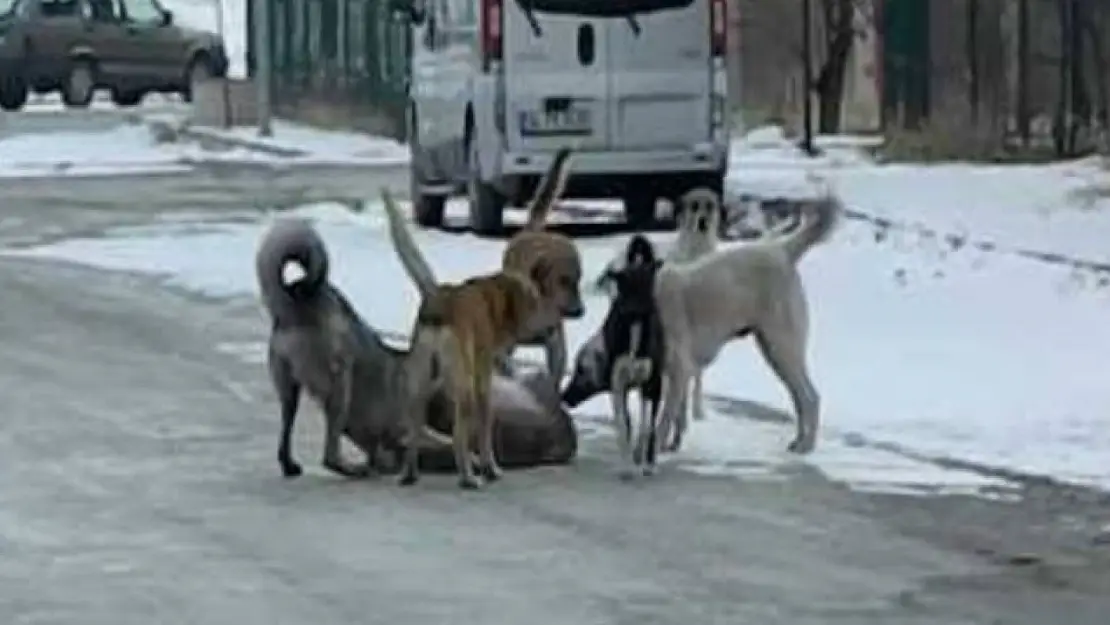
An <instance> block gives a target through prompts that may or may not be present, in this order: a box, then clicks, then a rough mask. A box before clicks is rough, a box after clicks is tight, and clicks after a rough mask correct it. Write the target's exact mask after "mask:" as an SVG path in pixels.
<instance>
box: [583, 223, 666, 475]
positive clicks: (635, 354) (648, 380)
mask: <svg viewBox="0 0 1110 625" xmlns="http://www.w3.org/2000/svg"><path fill="white" fill-rule="evenodd" d="M661 265H662V260H660V259H658V258H657V257H656V255H655V250H654V248H653V247H652V245H651V242H650V241H648V240H647V238H645V237H644V236H643V235H639V234H637V235H636V236H634V237H633V238H632V240H631V241H630V242H629V244H628V249H627V251H626V253H625V262H624V263H623V266H622V267H621V268H620V269H614V270H612V271H611V272H610V275H609V276H607V278H608V279H610V280H612V283H613V284H614V285H615V287H616V289H615V291H616V294H615V296H614V297H613V299H612V302H611V303H610V307H609V312H608V314H607V315H606V317H605V322H604V325H603V326H602V329H601V340H602V342H603V350H604V353H605V354H611V355H612V357H611V358H606V359H605V362H604V364H603V365H602V370H600V371H598V372H597V373H599V374H600V375H602V376H603V379H605V380H607V381H608V383H609V384H608V387H609V389H610V396H611V398H612V402H613V421H614V425H615V426H616V429H617V444H618V446H619V447H620V454H621V470H620V476H621V478H622V479H631V478H632V477H633V476H634V474H635V471H636V469H637V468H640V470H641V471H642V473H643V474H644V475H650V474H652V473H653V472H654V471H655V464H656V456H657V453H658V448H659V441H658V437H657V436H656V426H657V420H658V415H659V409H660V401H661V400H662V392H663V359H664V355H665V351H664V344H663V327H662V325H661V323H660V320H659V315H658V313H657V312H656V306H655V286H654V285H655V274H656V273H657V272H658V271H659V267H660V266H661ZM632 390H638V391H639V394H640V400H641V402H640V427H639V433H638V442H637V444H636V448H635V451H633V450H632V418H631V415H630V414H629V410H628V394H629V392H630V391H632ZM575 393H576V391H575V390H574V389H573V388H572V387H568V388H567V389H566V391H564V394H563V395H564V400H566V401H568V403H574V402H575V401H577V398H576V397H575V396H574V395H575Z"/></svg>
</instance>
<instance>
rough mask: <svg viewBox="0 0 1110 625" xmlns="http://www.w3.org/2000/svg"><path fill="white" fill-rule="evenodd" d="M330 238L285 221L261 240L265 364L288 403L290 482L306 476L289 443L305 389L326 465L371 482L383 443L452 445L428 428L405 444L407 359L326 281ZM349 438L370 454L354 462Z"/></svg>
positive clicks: (284, 435)
mask: <svg viewBox="0 0 1110 625" xmlns="http://www.w3.org/2000/svg"><path fill="white" fill-rule="evenodd" d="M328 266H329V258H328V253H327V249H326V248H325V246H324V242H323V240H321V239H320V236H319V234H317V232H316V231H315V230H314V229H313V228H312V226H311V225H310V224H309V223H308V222H306V221H302V220H282V221H279V222H277V223H276V224H274V226H272V227H271V228H270V230H269V231H268V232H267V233H266V235H265V236H264V237H263V240H262V242H261V244H260V246H259V248H258V251H257V254H256V256H255V273H256V277H257V280H258V286H259V290H260V291H261V294H262V302H263V305H264V306H265V307H266V310H267V312H268V313H269V315H270V318H271V321H272V328H271V331H270V340H269V353H268V359H267V365H268V368H269V371H270V378H271V380H272V382H273V385H274V390H275V391H276V392H277V395H278V399H279V401H280V403H281V439H280V442H279V445H278V454H277V456H278V464H279V466H280V467H281V471H282V474H284V475H285V476H286V477H296V476H298V475H300V474H301V472H302V469H301V466H300V465H299V464H298V463H297V462H296V461H295V460H293V457H292V452H291V450H290V439H291V437H292V433H293V425H294V422H295V420H296V415H297V408H298V406H299V403H300V397H301V391H302V389H303V390H304V391H307V392H308V394H309V395H310V396H311V397H312V398H313V399H315V400H316V401H317V402H318V403H319V404H320V407H321V409H322V411H323V413H324V417H325V420H326V423H325V434H324V454H323V465H324V467H326V468H327V469H329V470H330V471H332V472H334V473H338V474H340V475H344V476H348V477H361V476H366V475H369V474H370V473H371V472H372V470H373V468H374V466H375V465H376V461H377V452H378V450H379V447H380V446H385V447H387V448H397V447H399V446H401V445H403V444H410V443H411V445H412V447H413V448H414V449H415V448H417V447H420V446H432V447H435V446H445V445H446V446H449V445H450V444H451V440H450V439H449V438H448V437H446V436H445V435H443V434H439V433H437V432H434V431H432V430H429V429H427V428H425V429H424V430H423V431H422V432H420V436H419V437H418V438H417V439H415V440H409V441H402V438H403V437H402V436H401V434H402V432H401V430H400V428H399V427H398V426H399V423H398V421H397V418H396V416H395V415H396V413H397V412H398V410H399V409H400V408H401V404H400V399H401V396H402V394H401V390H400V384H401V381H402V377H401V374H402V370H401V363H402V362H403V361H404V359H405V354H404V353H402V352H399V351H398V350H394V349H392V348H390V347H389V346H387V345H385V343H383V342H382V340H381V338H380V337H379V336H378V335H377V333H375V332H374V331H373V330H371V329H370V328H369V326H367V325H366V323H365V322H364V321H363V320H362V318H361V317H359V315H358V313H356V312H355V310H354V308H353V307H352V306H351V305H350V303H349V302H348V301H347V298H346V297H344V295H343V294H342V293H341V292H340V291H339V289H337V288H335V287H334V286H333V285H332V284H331V283H330V282H329V280H328ZM344 434H347V435H349V436H350V437H351V439H352V440H353V441H355V442H356V443H358V445H359V447H360V448H361V449H362V451H363V452H364V453H365V454H366V456H367V461H366V463H365V464H364V465H361V466H355V465H351V464H349V463H347V462H346V461H344V460H343V458H342V457H341V455H340V447H339V439H340V436H341V435H344Z"/></svg>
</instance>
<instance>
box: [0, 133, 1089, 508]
mask: <svg viewBox="0 0 1110 625" xmlns="http://www.w3.org/2000/svg"><path fill="white" fill-rule="evenodd" d="M780 143H781V142H780ZM734 166H735V171H734V174H733V175H732V176H731V179H730V189H731V191H732V192H734V193H760V194H770V195H783V194H786V195H799V194H807V193H812V192H814V181H813V177H814V176H815V175H819V176H822V177H824V178H825V179H827V180H828V181H829V183H830V184H832V186H833V187H834V188H835V189H836V190H837V191H838V192H839V193H841V194H842V195H843V197H844V199H845V201H846V203H847V204H848V206H849V207H850V208H851V209H852V210H853V211H863V213H862V214H857V213H856V212H853V214H854V215H856V217H857V218H853V219H848V220H846V221H845V223H844V224H843V226H842V228H841V229H840V230H839V231H838V233H837V235H836V236H835V237H834V239H833V240H832V241H831V242H830V243H828V244H827V245H826V246H824V247H821V248H818V249H816V250H814V251H813V252H812V253H811V254H810V255H809V256H807V257H806V258H805V259H804V260H803V262H802V272H803V275H804V278H805V281H806V286H807V290H808V293H809V297H810V300H811V307H812V323H813V327H812V343H811V348H810V353H811V358H812V368H813V375H814V377H815V380H816V383H817V384H818V387H819V389H820V391H821V392H822V395H823V401H824V407H823V431H822V437H821V442H820V445H819V449H818V451H817V452H816V453H815V454H813V455H812V456H810V457H807V458H804V459H799V458H795V457H792V456H790V455H789V454H787V453H785V452H784V451H783V448H784V446H785V444H786V442H787V441H788V440H789V438H790V436H791V435H792V432H793V429H792V428H793V426H792V425H791V424H789V423H787V422H785V421H784V420H783V414H784V413H785V414H787V415H788V414H791V412H792V411H791V408H790V405H789V402H788V399H787V396H786V393H785V392H784V389H783V388H782V387H781V386H780V385H779V383H778V381H777V380H776V379H774V378H773V376H772V375H771V374H770V372H769V371H768V370H767V369H766V367H765V366H764V364H763V363H762V362H761V360H760V358H759V356H758V355H757V353H756V352H755V350H754V349H753V348H752V346H751V344H750V343H748V342H737V343H735V344H733V345H731V346H729V347H728V348H727V349H725V350H724V352H723V353H722V354H721V356H720V358H719V359H718V361H717V362H716V363H715V364H714V365H713V367H712V368H711V369H710V370H709V372H708V374H707V376H706V384H707V389H708V390H709V391H710V392H711V393H712V394H714V395H715V396H718V398H717V399H716V400H715V401H713V402H711V405H712V406H714V407H716V408H719V409H720V410H719V411H718V412H715V413H713V414H711V415H710V417H709V419H708V420H707V421H705V422H700V423H693V424H692V432H691V437H690V439H689V440H688V446H687V447H686V448H685V449H684V450H683V451H682V452H681V453H680V454H679V455H678V456H677V457H675V458H673V459H671V460H670V462H672V463H674V464H676V465H678V466H680V467H683V468H685V469H688V470H694V471H701V472H707V473H714V474H738V475H745V476H748V477H749V478H750V477H751V476H762V477H765V478H775V477H778V476H783V475H786V474H789V473H793V472H796V471H798V470H804V469H805V468H806V467H809V468H813V469H816V470H819V471H821V472H823V473H824V474H826V475H828V476H829V477H830V478H832V479H836V480H842V481H844V482H847V483H849V484H852V485H853V486H854V487H856V488H871V489H884V490H890V489H898V490H905V491H910V492H938V491H942V492H947V491H951V490H953V489H959V490H965V491H976V492H979V491H982V490H983V489H987V490H995V489H996V488H1003V489H1004V488H1005V483H1004V481H1002V480H1001V479H999V478H988V477H985V476H984V472H977V471H964V470H955V469H951V468H942V465H944V463H943V462H941V463H938V462H935V461H936V460H938V459H953V460H957V461H960V462H966V463H971V464H974V465H981V466H982V467H984V468H1001V469H1005V470H1011V471H1014V472H1022V473H1031V474H1038V475H1041V474H1043V475H1051V476H1055V477H1058V478H1060V479H1065V480H1069V481H1074V482H1079V483H1084V484H1093V485H1099V486H1102V487H1106V488H1110V464H1107V462H1106V458H1107V455H1108V454H1110V412H1108V406H1110V385H1108V384H1106V379H1105V373H1104V372H1105V363H1106V358H1107V354H1110V325H1107V324H1105V318H1106V310H1107V308H1108V307H1110V287H1108V286H1107V283H1108V281H1110V278H1108V275H1107V274H1105V273H1102V272H1098V271H1095V270H1090V269H1082V268H1079V269H1077V268H1074V267H1072V266H1069V265H1067V264H1061V263H1059V262H1052V259H1051V258H1050V259H1049V260H1048V261H1045V260H1037V259H1033V258H1028V257H1025V256H1022V255H1021V254H1020V253H1018V252H1017V251H1015V250H1016V248H1019V247H1025V246H1029V247H1033V246H1035V247H1037V248H1038V249H1043V250H1051V251H1054V252H1059V253H1061V254H1065V255H1066V254H1071V253H1074V254H1077V255H1079V256H1083V255H1084V254H1087V255H1090V256H1092V257H1094V258H1103V257H1104V256H1105V252H1101V251H1100V250H1096V249H1095V248H1094V247H1093V245H1094V241H1096V240H1098V239H1099V235H1100V234H1101V235H1103V236H1102V239H1101V240H1103V241H1106V240H1110V237H1107V236H1106V235H1110V216H1108V215H1110V203H1108V202H1106V201H1105V200H1104V201H1102V202H1101V204H1099V203H1095V202H1093V201H1090V199H1089V198H1088V199H1087V201H1085V202H1078V200H1077V198H1078V197H1080V195H1081V194H1079V193H1078V192H1077V190H1078V189H1080V188H1082V186H1083V185H1084V184H1087V183H1089V182H1090V181H1091V180H1094V176H1095V175H1096V174H1095V170H1094V168H1093V166H1092V164H1091V163H1073V164H1066V165H1055V166H1048V167H1040V168H1035V167H1028V168H1024V167H1022V168H1017V167H1015V168H1003V167H995V168H982V167H972V166H960V165H950V166H937V167H908V166H898V167H888V166H876V165H872V164H870V163H868V162H867V161H866V159H864V158H862V157H860V156H859V155H858V154H856V153H854V152H852V151H850V150H844V149H837V150H831V154H830V155H829V156H828V157H826V158H824V159H821V160H819V161H816V162H812V161H805V162H803V161H800V160H799V159H798V158H797V156H796V155H795V154H793V152H792V150H790V149H789V148H788V146H787V145H785V144H784V143H783V144H776V140H775V137H774V135H773V133H771V135H770V136H766V135H761V134H759V133H757V134H755V135H754V136H752V137H751V141H749V142H744V143H741V144H739V145H738V146H737V148H736V150H735V151H734ZM379 208H380V207H378V206H376V205H375V203H373V202H370V203H368V205H367V210H366V211H364V212H363V213H361V214H353V213H350V212H349V211H348V210H346V209H345V208H343V207H341V206H338V205H328V204H318V205H311V206H305V207H302V208H301V209H298V210H297V211H296V212H299V213H301V214H302V215H306V216H309V217H310V218H312V219H313V220H314V221H315V222H316V223H317V224H318V226H319V228H320V230H321V232H322V234H323V236H324V237H325V239H326V240H327V242H328V243H329V245H330V246H331V249H332V254H333V256H334V268H335V279H336V281H337V282H338V283H339V284H340V285H341V286H342V287H343V288H344V289H345V290H346V291H347V292H348V293H349V294H350V295H351V297H352V299H353V301H354V303H355V305H356V306H357V307H358V308H359V309H360V310H361V311H362V312H363V313H364V314H365V316H366V317H367V319H368V320H369V321H370V322H371V323H372V324H374V325H375V326H377V327H379V328H381V329H385V330H391V331H395V332H405V331H407V329H408V328H409V327H410V323H411V315H412V313H413V310H414V308H415V306H416V303H417V298H416V293H415V290H414V289H413V288H412V286H411V285H410V284H409V283H408V281H407V280H406V279H405V278H404V276H403V273H402V271H401V269H400V266H399V265H398V263H397V261H396V259H395V257H394V255H393V252H392V250H391V249H390V246H389V243H388V240H387V238H386V237H385V235H384V230H383V225H384V224H383V216H382V214H381V212H380V210H379ZM456 208H459V207H456ZM868 215H870V216H871V217H880V218H882V219H889V220H892V223H890V224H886V222H883V221H882V220H881V219H880V220H879V223H878V224H876V223H875V220H874V219H870V220H869V218H868ZM271 218H272V216H265V217H260V218H258V219H257V220H256V221H254V222H247V223H244V222H243V221H242V220H236V222H235V223H227V222H223V223H220V222H208V223H195V222H193V223H190V222H182V221H181V220H165V221H163V222H159V223H156V224H153V225H149V226H144V227H141V228H129V229H121V230H116V231H112V232H109V233H108V234H107V235H106V236H103V237H97V238H89V239H76V240H69V241H62V242H59V243H53V244H50V245H46V246H42V247H37V248H31V249H26V250H18V251H9V252H7V253H10V254H19V255H29V256H38V257H47V258H58V259H65V260H69V261H73V262H78V263H82V264H88V265H93V266H97V267H102V268H105V269H112V270H124V271H137V272H146V273H152V274H157V275H160V276H164V277H165V279H166V280H167V281H168V282H169V283H171V284H174V285H176V286H179V287H184V288H187V289H191V290H195V291H198V292H202V293H205V294H208V295H213V296H241V295H248V294H253V293H254V290H255V287H254V284H253V274H252V264H251V256H252V254H253V251H254V248H255V245H256V244H257V242H258V239H259V237H260V235H261V232H262V231H263V229H264V228H265V226H266V223H267V222H268V220H269V219H271ZM899 224H907V226H905V227H902V226H900V225H899ZM914 224H917V225H921V224H924V225H926V226H929V227H930V228H934V229H936V230H937V231H939V232H933V231H932V230H921V229H920V228H917V227H916V226H914V227H911V226H913V225H914ZM950 234H951V235H956V236H954V237H949V236H948V235H950ZM417 237H418V240H419V242H420V243H421V245H422V246H423V248H424V249H425V250H426V251H427V253H428V254H429V256H430V257H431V262H432V263H433V265H434V267H435V268H436V269H437V271H438V272H439V273H440V276H441V277H442V278H443V279H453V278H462V277H464V276H467V275H471V274H473V273H476V272H480V271H485V270H488V269H489V268H492V267H495V266H496V265H497V263H498V260H499V257H500V252H501V249H502V247H503V243H500V242H491V241H485V240H480V239H477V238H475V237H472V236H470V235H452V234H447V233H442V232H428V231H420V232H418V234H417ZM666 238H667V237H665V236H660V237H659V240H661V241H662V240H665V239H666ZM980 239H981V240H989V241H995V242H997V245H998V247H995V248H989V246H988V247H987V248H984V247H983V246H976V245H969V244H967V241H970V240H980ZM624 240H625V237H623V236H622V237H613V238H606V239H587V240H581V241H580V246H581V248H582V250H583V254H584V258H585V261H586V264H587V274H588V275H593V274H594V273H595V272H596V271H597V269H598V268H599V267H600V266H601V265H602V264H603V263H604V262H606V261H607V260H608V259H609V258H610V257H611V255H612V254H613V253H614V250H615V249H617V248H618V247H619V246H620V245H621V244H623V241H624ZM1084 245H1090V246H1091V247H1084ZM1012 248H1013V249H1012ZM587 308H588V313H587V316H586V318H585V319H584V320H582V321H580V322H577V323H574V324H572V325H571V329H570V334H571V342H572V347H576V346H577V345H578V344H579V343H580V342H581V341H582V340H583V339H584V338H585V337H586V336H588V335H589V333H591V332H592V331H593V329H595V328H596V327H597V326H598V324H599V323H600V320H601V318H602V317H603V316H604V312H605V309H606V302H605V300H604V299H603V298H601V297H599V296H591V297H590V299H589V301H588V302H587ZM259 347H260V346H258V345H223V346H221V349H225V350H232V351H235V352H237V353H239V354H240V355H241V356H242V357H243V358H244V359H246V360H250V361H252V362H257V361H258V360H259V359H260V354H261V352H260V349H259ZM725 397H727V398H733V399H734V400H736V401H728V400H726V399H724V398H725ZM607 410H608V405H607V400H605V399H602V398H599V399H597V400H595V401H593V402H591V403H590V404H588V405H586V406H584V407H583V408H582V409H581V410H580V411H579V414H580V415H581V417H582V419H581V421H582V426H583V429H584V431H585V432H586V433H587V435H596V436H609V435H610V434H609V427H608V423H607V422H605V421H604V419H603V418H602V417H603V415H605V414H606V413H607ZM736 412H739V413H741V414H742V416H746V417H750V418H740V417H738V416H737V415H736V414H735V413H736Z"/></svg>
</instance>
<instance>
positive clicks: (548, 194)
mask: <svg viewBox="0 0 1110 625" xmlns="http://www.w3.org/2000/svg"><path fill="white" fill-rule="evenodd" d="M570 155H571V151H570V149H569V148H562V149H561V150H559V151H558V152H557V153H556V154H555V158H554V159H553V160H552V161H551V167H550V168H548V171H547V173H546V174H545V175H544V178H543V180H542V181H540V185H539V187H538V188H537V189H536V194H535V196H534V197H533V198H532V201H531V202H530V203H529V204H528V221H527V223H526V224H525V225H524V228H523V229H522V230H521V231H520V232H518V233H517V234H516V235H514V236H513V238H512V239H510V240H509V245H508V246H507V247H506V248H505V253H504V255H503V256H502V258H501V269H502V271H505V272H513V273H516V274H518V275H522V276H528V277H530V278H531V279H532V280H533V282H535V286H536V289H537V290H538V291H539V293H540V306H539V308H538V309H537V311H536V314H535V315H533V316H532V318H531V319H529V320H528V323H527V329H526V330H525V332H524V337H523V339H521V341H520V344H522V345H542V346H543V347H544V351H545V352H546V356H547V370H548V373H549V375H550V376H551V378H552V380H553V381H554V383H555V384H556V385H558V383H559V380H561V379H562V377H563V371H564V370H565V368H566V361H567V340H566V333H565V330H564V327H563V321H564V320H565V319H580V318H581V317H582V315H583V314H585V312H586V308H585V306H584V305H583V304H582V293H581V291H580V290H579V286H578V285H579V282H581V281H582V257H581V255H580V254H579V253H578V248H576V247H575V246H574V243H573V242H572V241H571V240H570V238H569V237H567V236H566V235H563V234H559V233H557V232H548V231H546V230H545V229H544V228H545V225H546V223H547V216H548V214H549V213H550V212H551V207H552V206H553V205H554V204H555V201H556V200H558V199H559V197H560V196H561V195H562V194H563V189H564V188H565V187H566V182H567V177H568V176H569V174H570ZM511 351H512V350H509V354H508V355H511Z"/></svg>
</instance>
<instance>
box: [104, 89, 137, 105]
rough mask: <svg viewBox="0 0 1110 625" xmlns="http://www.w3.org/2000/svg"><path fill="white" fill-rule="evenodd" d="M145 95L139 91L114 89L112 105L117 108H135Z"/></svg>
mask: <svg viewBox="0 0 1110 625" xmlns="http://www.w3.org/2000/svg"><path fill="white" fill-rule="evenodd" d="M144 95H145V94H144V93H143V92H142V91H139V90H138V89H112V103H114V104H115V105H116V106H135V105H137V104H138V103H139V102H142V101H143V96H144Z"/></svg>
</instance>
